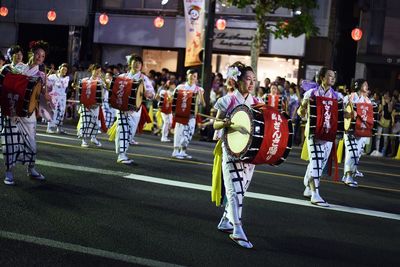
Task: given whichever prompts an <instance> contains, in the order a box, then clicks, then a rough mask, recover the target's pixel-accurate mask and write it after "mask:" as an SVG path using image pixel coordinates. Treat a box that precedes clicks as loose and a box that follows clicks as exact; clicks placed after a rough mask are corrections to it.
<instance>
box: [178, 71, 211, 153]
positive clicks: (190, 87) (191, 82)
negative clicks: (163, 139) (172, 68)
mask: <svg viewBox="0 0 400 267" xmlns="http://www.w3.org/2000/svg"><path fill="white" fill-rule="evenodd" d="M186 79H187V82H186V83H184V84H180V85H178V86H177V87H176V89H175V90H177V91H178V90H187V91H192V92H193V93H194V94H197V95H198V98H197V99H198V102H197V103H195V105H198V104H201V105H202V106H205V101H204V89H203V88H201V87H200V86H198V85H197V82H198V73H197V71H196V70H195V69H189V70H188V71H187V72H186ZM175 94H176V93H175ZM193 101H196V98H195V99H192V102H193ZM175 116H176V114H175ZM195 127H196V118H195V115H194V114H192V115H191V116H190V119H189V121H188V123H187V124H182V123H179V122H176V123H175V131H174V150H173V152H172V157H173V158H178V159H185V158H186V159H191V158H192V156H190V155H189V154H187V153H186V151H187V147H188V145H189V143H190V141H191V140H192V137H193V134H194V130H195Z"/></svg>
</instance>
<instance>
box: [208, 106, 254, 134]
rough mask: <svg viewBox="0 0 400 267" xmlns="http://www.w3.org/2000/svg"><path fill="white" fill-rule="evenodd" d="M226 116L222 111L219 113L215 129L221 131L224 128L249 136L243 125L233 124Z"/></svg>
mask: <svg viewBox="0 0 400 267" xmlns="http://www.w3.org/2000/svg"><path fill="white" fill-rule="evenodd" d="M225 116H226V114H225V113H224V112H222V111H220V110H218V112H217V116H216V119H215V121H214V124H213V126H214V129H215V130H220V129H222V128H231V129H233V130H234V131H239V132H240V133H242V134H249V131H248V130H247V129H246V128H244V127H243V126H241V125H236V124H233V122H231V120H230V119H228V118H225Z"/></svg>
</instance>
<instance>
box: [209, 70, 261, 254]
mask: <svg viewBox="0 0 400 267" xmlns="http://www.w3.org/2000/svg"><path fill="white" fill-rule="evenodd" d="M227 82H229V83H230V84H232V85H233V86H232V88H233V90H234V91H233V94H232V95H226V96H223V97H221V98H219V99H218V100H217V103H216V104H215V109H216V110H217V119H216V120H215V122H214V129H215V130H220V129H224V130H226V129H227V128H231V129H234V130H239V131H241V130H242V129H241V127H240V126H237V125H234V124H232V123H231V122H230V120H229V119H227V118H226V117H227V115H228V114H229V113H230V112H231V111H232V110H233V109H234V108H235V107H236V106H238V105H240V104H245V105H247V106H249V107H250V106H251V105H253V104H256V103H257V102H258V101H257V100H256V99H255V97H253V96H252V95H251V93H252V91H254V88H255V85H256V76H255V74H254V71H253V69H252V68H251V67H250V66H246V65H244V64H242V63H241V62H235V63H234V64H233V65H231V66H229V68H228V73H227ZM254 167H255V166H254V165H253V164H247V163H244V162H242V161H239V160H236V159H235V158H234V157H233V156H231V155H229V154H228V152H227V149H226V144H225V143H222V172H223V181H224V186H225V193H226V199H227V203H226V206H225V210H224V213H223V215H222V218H221V221H220V222H219V224H218V226H217V229H218V230H220V231H223V232H226V233H231V234H230V235H229V237H230V238H231V239H232V240H233V241H234V242H235V243H237V244H238V245H240V246H242V247H244V248H252V247H253V245H252V243H251V242H250V241H249V240H248V238H247V236H246V234H245V233H244V230H243V227H242V208H243V199H244V194H245V193H246V191H247V189H248V187H249V185H250V182H251V179H252V177H253V172H254Z"/></svg>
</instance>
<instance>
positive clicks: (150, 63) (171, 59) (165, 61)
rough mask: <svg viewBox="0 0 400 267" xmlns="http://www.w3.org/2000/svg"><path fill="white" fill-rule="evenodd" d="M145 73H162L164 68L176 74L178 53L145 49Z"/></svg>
mask: <svg viewBox="0 0 400 267" xmlns="http://www.w3.org/2000/svg"><path fill="white" fill-rule="evenodd" d="M143 61H144V66H143V67H144V71H145V72H149V71H150V70H155V71H159V72H161V69H162V68H167V69H169V71H171V72H176V68H177V64H178V52H177V51H170V50H153V49H143Z"/></svg>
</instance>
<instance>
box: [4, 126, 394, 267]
mask: <svg viewBox="0 0 400 267" xmlns="http://www.w3.org/2000/svg"><path fill="white" fill-rule="evenodd" d="M44 130H45V128H44V126H43V125H39V126H38V136H37V140H38V141H37V143H38V150H39V152H38V160H37V167H38V169H39V170H40V171H41V172H42V173H43V174H44V175H45V176H46V178H47V181H45V182H37V181H32V180H29V179H28V178H27V176H26V169H25V167H24V166H22V165H18V167H17V169H16V173H15V177H16V182H17V185H16V186H14V187H10V186H6V185H0V218H1V219H0V266H142V265H147V266H167V265H168V264H174V265H183V266H400V256H399V255H400V161H396V160H392V159H387V158H372V157H369V156H365V157H363V158H362V160H361V164H360V167H359V169H360V170H361V171H362V172H363V173H364V175H365V177H363V178H359V180H358V181H359V184H360V187H359V188H356V189H355V188H350V187H347V186H345V185H343V184H341V183H338V182H334V181H332V180H331V179H324V181H323V182H322V184H321V195H322V196H323V197H324V198H325V200H327V201H328V202H329V203H330V204H331V205H332V206H331V207H330V208H318V207H315V206H312V205H310V204H309V202H308V201H307V200H305V199H304V198H303V197H302V192H303V185H302V177H303V175H304V171H305V168H306V164H307V163H306V162H304V161H302V160H300V149H298V148H296V149H294V150H293V151H292V153H291V155H290V156H289V158H288V160H287V162H286V163H284V164H283V165H281V166H280V167H271V166H257V168H256V172H255V174H254V177H253V181H252V184H251V186H250V189H249V191H250V192H251V193H250V194H248V197H246V198H245V202H244V212H243V224H244V229H245V231H246V233H247V235H248V238H249V239H250V240H251V242H252V243H253V245H254V249H252V250H246V249H243V248H240V247H239V246H237V245H236V244H234V243H233V242H232V241H230V239H229V237H228V235H227V234H224V233H221V232H218V231H217V230H216V226H217V223H218V222H219V219H220V216H221V215H222V208H218V207H216V206H215V205H214V204H213V203H211V201H210V191H209V188H210V185H211V169H212V161H213V156H212V150H213V146H214V144H213V143H207V142H200V141H193V142H192V143H191V145H190V148H189V152H190V154H191V155H192V156H193V159H191V160H177V159H172V158H170V155H171V153H172V144H170V143H167V144H165V143H160V141H159V138H157V137H155V136H151V135H148V134H143V135H141V136H138V137H137V138H136V140H137V141H138V142H139V143H140V144H139V145H138V146H133V147H132V146H131V147H130V149H129V152H130V153H129V154H130V156H131V157H132V158H133V159H134V160H135V163H134V164H133V165H132V166H125V165H122V164H118V163H116V159H117V158H116V154H115V152H114V143H112V142H109V141H107V140H106V136H105V135H104V134H101V135H100V136H101V138H100V140H101V141H102V143H103V147H102V148H95V147H90V148H86V149H85V148H81V147H80V141H79V140H78V139H76V138H75V136H74V135H73V128H72V127H71V128H69V129H68V130H67V131H68V133H69V134H68V135H48V134H45V131H44ZM341 167H342V166H341ZM2 170H4V167H2ZM341 171H343V169H341Z"/></svg>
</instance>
